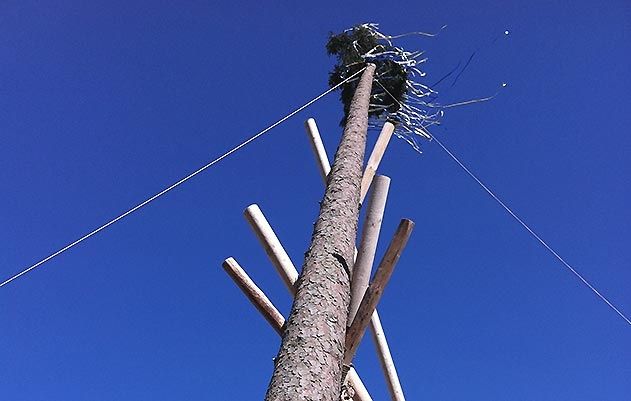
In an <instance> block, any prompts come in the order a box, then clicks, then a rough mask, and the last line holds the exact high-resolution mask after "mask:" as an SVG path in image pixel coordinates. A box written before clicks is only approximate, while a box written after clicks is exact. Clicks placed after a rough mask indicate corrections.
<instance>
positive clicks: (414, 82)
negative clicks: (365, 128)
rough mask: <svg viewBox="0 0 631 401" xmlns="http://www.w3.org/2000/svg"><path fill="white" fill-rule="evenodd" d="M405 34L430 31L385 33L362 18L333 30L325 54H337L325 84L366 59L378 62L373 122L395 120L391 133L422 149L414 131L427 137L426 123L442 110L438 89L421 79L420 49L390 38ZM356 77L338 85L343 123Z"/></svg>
mask: <svg viewBox="0 0 631 401" xmlns="http://www.w3.org/2000/svg"><path fill="white" fill-rule="evenodd" d="M407 35H424V36H434V34H429V33H423V32H412V33H409V34H404V35H398V36H388V35H385V34H383V33H381V32H380V31H379V29H378V25H377V24H372V23H370V24H362V25H357V26H355V27H353V28H350V29H347V30H345V31H344V32H342V33H340V34H337V35H335V34H331V35H330V38H329V41H328V42H327V44H326V49H327V52H328V53H329V55H334V56H336V57H337V60H338V61H337V64H336V65H335V67H334V68H333V71H331V74H330V77H329V85H331V86H335V85H337V84H339V83H340V82H342V81H344V80H345V79H347V78H348V77H349V76H352V75H353V74H355V73H356V72H357V71H359V70H361V69H362V68H364V66H365V65H366V63H373V64H375V65H376V70H375V79H376V82H375V83H374V84H373V89H372V94H371V103H370V110H369V113H368V114H369V116H370V117H371V118H370V126H371V127H372V128H375V127H380V126H382V125H383V123H384V122H385V121H390V122H392V123H394V125H395V127H396V129H395V131H394V133H395V135H397V136H398V137H399V138H402V139H405V140H406V141H407V142H408V143H410V144H411V145H412V146H413V147H414V148H415V149H416V150H420V149H419V146H418V143H417V142H416V138H417V137H419V136H420V137H423V138H425V139H431V136H430V134H429V133H428V132H427V130H426V128H427V127H428V126H430V125H433V124H437V123H438V121H439V118H440V117H441V116H442V110H440V109H436V108H435V106H434V105H432V104H431V100H432V99H433V98H434V97H435V95H436V92H435V91H433V90H432V89H431V88H430V87H429V86H427V85H423V84H422V83H421V82H420V79H421V78H422V77H424V76H425V73H424V72H422V71H421V70H420V69H419V67H418V66H419V64H421V63H423V62H425V61H427V58H422V56H423V52H422V51H412V52H410V51H406V50H404V49H403V48H401V47H397V46H395V45H394V44H393V42H392V40H393V39H396V38H400V37H402V36H407ZM357 82H358V78H356V79H353V80H350V81H349V82H347V83H346V84H344V85H343V86H342V87H341V95H340V97H341V100H342V103H343V105H344V118H343V119H342V122H341V125H344V124H345V122H346V118H347V115H348V111H349V107H350V103H351V100H352V98H353V94H354V93H355V88H356V86H357Z"/></svg>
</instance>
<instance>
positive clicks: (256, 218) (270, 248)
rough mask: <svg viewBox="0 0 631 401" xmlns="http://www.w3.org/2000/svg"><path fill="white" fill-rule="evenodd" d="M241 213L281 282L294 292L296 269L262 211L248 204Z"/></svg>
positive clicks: (296, 278)
mask: <svg viewBox="0 0 631 401" xmlns="http://www.w3.org/2000/svg"><path fill="white" fill-rule="evenodd" d="M243 214H244V216H245V218H246V220H247V221H248V223H250V226H251V227H252V230H254V233H255V234H256V237H257V238H258V239H259V242H260V243H261V245H263V248H264V249H265V253H266V254H267V256H268V257H269V258H270V260H271V262H272V264H273V265H274V267H275V268H276V270H277V271H278V273H279V274H280V277H281V278H282V279H283V282H284V283H285V285H286V286H287V288H288V289H289V292H291V293H292V294H294V293H295V292H296V289H295V288H294V283H295V282H296V280H298V271H297V270H296V267H295V266H294V264H293V263H292V262H291V259H289V255H287V252H285V248H283V246H282V245H281V243H280V241H279V240H278V237H277V236H276V234H275V233H274V230H273V229H272V227H271V226H270V225H269V223H268V222H267V219H266V218H265V216H264V215H263V212H261V209H260V208H259V207H258V205H256V204H254V205H250V206H248V207H247V208H246V209H245V211H244V212H243Z"/></svg>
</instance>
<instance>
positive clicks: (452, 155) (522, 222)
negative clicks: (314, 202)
mask: <svg viewBox="0 0 631 401" xmlns="http://www.w3.org/2000/svg"><path fill="white" fill-rule="evenodd" d="M377 83H378V84H379V86H381V87H382V88H383V89H384V90H385V91H386V92H388V94H389V95H390V96H391V97H392V98H393V99H394V100H395V101H396V102H397V103H399V105H400V106H402V105H401V103H400V102H399V100H397V98H395V97H394V96H392V95H391V94H390V92H389V91H388V89H386V88H385V87H384V86H383V85H382V84H381V82H379V81H377ZM424 131H425V133H426V134H427V135H428V136H429V138H430V139H431V140H434V141H436V143H437V144H438V145H439V146H440V147H441V148H442V149H443V150H444V151H445V153H447V154H448V155H449V156H450V157H451V158H452V159H453V160H454V161H455V162H456V163H458V165H459V166H460V167H461V168H462V169H463V170H464V171H465V172H466V173H467V174H468V175H469V177H471V178H473V179H474V180H475V181H476V182H477V183H478V184H479V185H480V186H481V187H482V188H483V189H484V190H485V191H486V192H487V193H488V194H489V195H491V197H492V198H493V199H495V200H496V201H497V203H499V204H500V206H502V207H503V208H504V210H506V211H507V212H508V213H509V214H510V215H511V216H513V218H514V219H515V220H517V222H518V223H519V224H521V225H522V227H524V228H525V229H526V230H527V231H528V232H529V233H530V234H531V235H532V236H533V237H534V238H535V239H536V240H537V241H539V242H540V243H541V245H543V246H544V247H545V248H546V249H547V250H548V251H550V253H552V254H553V255H554V256H555V257H556V258H557V259H558V260H559V261H560V262H561V263H563V265H564V266H565V267H567V268H568V269H569V270H570V271H571V272H572V273H574V275H575V276H576V277H578V278H579V280H581V281H582V282H583V284H585V285H586V286H587V287H588V288H589V289H590V290H592V292H593V293H594V294H596V295H597V296H598V297H599V298H600V299H601V300H603V301H604V302H605V303H606V304H607V305H609V307H610V308H611V309H613V310H614V311H615V312H616V313H617V314H618V315H620V317H621V318H623V319H624V320H625V321H626V322H627V323H628V324H629V325H631V320H629V318H628V317H626V316H625V315H624V313H622V312H621V311H620V310H619V309H618V308H616V307H615V306H614V305H613V304H612V303H611V302H609V300H608V299H607V298H605V297H604V296H603V295H602V294H601V293H600V292H599V291H598V290H597V289H596V288H595V287H594V286H593V285H591V284H590V283H589V282H588V281H587V280H586V279H585V278H584V277H583V276H582V275H581V274H580V273H579V272H578V271H576V269H574V268H573V267H572V266H571V265H570V264H569V263H567V262H566V261H565V259H563V258H562V257H561V255H559V254H558V253H557V252H556V251H555V250H554V249H552V247H550V245H548V244H547V243H546V242H545V241H544V240H543V239H542V238H541V237H540V236H539V235H537V233H535V232H534V231H533V230H532V229H531V228H530V227H529V226H528V225H527V224H526V223H524V221H523V220H522V219H520V218H519V217H518V216H517V215H516V214H515V213H514V212H513V211H512V210H511V209H510V208H509V207H508V206H506V204H505V203H504V202H502V201H501V200H500V198H498V197H497V196H496V195H495V194H494V193H493V191H491V190H490V189H489V187H487V186H486V185H484V183H483V182H482V181H481V180H480V179H479V178H478V177H476V175H475V174H473V173H472V172H471V170H469V169H468V168H467V166H465V165H464V164H463V163H462V162H461V161H460V160H459V159H458V158H457V157H456V156H455V155H454V154H453V153H451V152H450V151H449V149H447V147H446V146H445V145H443V143H442V142H441V141H439V140H438V138H436V137H435V136H434V135H432V134H431V133H429V131H427V130H424Z"/></svg>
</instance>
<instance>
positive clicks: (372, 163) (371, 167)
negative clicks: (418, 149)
mask: <svg viewBox="0 0 631 401" xmlns="http://www.w3.org/2000/svg"><path fill="white" fill-rule="evenodd" d="M393 132H394V124H392V123H391V122H386V123H385V124H384V125H383V128H382V129H381V132H380V133H379V137H378V138H377V142H375V147H374V148H373V149H372V152H371V153H370V157H369V158H368V163H366V168H365V169H364V175H363V177H362V186H361V196H360V201H359V203H361V204H363V203H364V199H365V198H366V194H367V193H368V189H369V188H370V184H371V183H372V179H373V178H374V176H375V174H376V173H377V169H378V168H379V163H381V159H382V158H383V155H384V153H385V152H386V148H387V147H388V143H389V142H390V138H392V133H393Z"/></svg>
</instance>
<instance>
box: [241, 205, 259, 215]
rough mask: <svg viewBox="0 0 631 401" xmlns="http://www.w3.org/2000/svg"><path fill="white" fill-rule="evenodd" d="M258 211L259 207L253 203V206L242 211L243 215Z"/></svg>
mask: <svg viewBox="0 0 631 401" xmlns="http://www.w3.org/2000/svg"><path fill="white" fill-rule="evenodd" d="M259 210H261V209H260V208H259V205H257V204H256V203H253V204H251V205H250V206H248V207H246V208H245V209H244V210H243V212H244V213H248V212H250V211H259Z"/></svg>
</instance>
